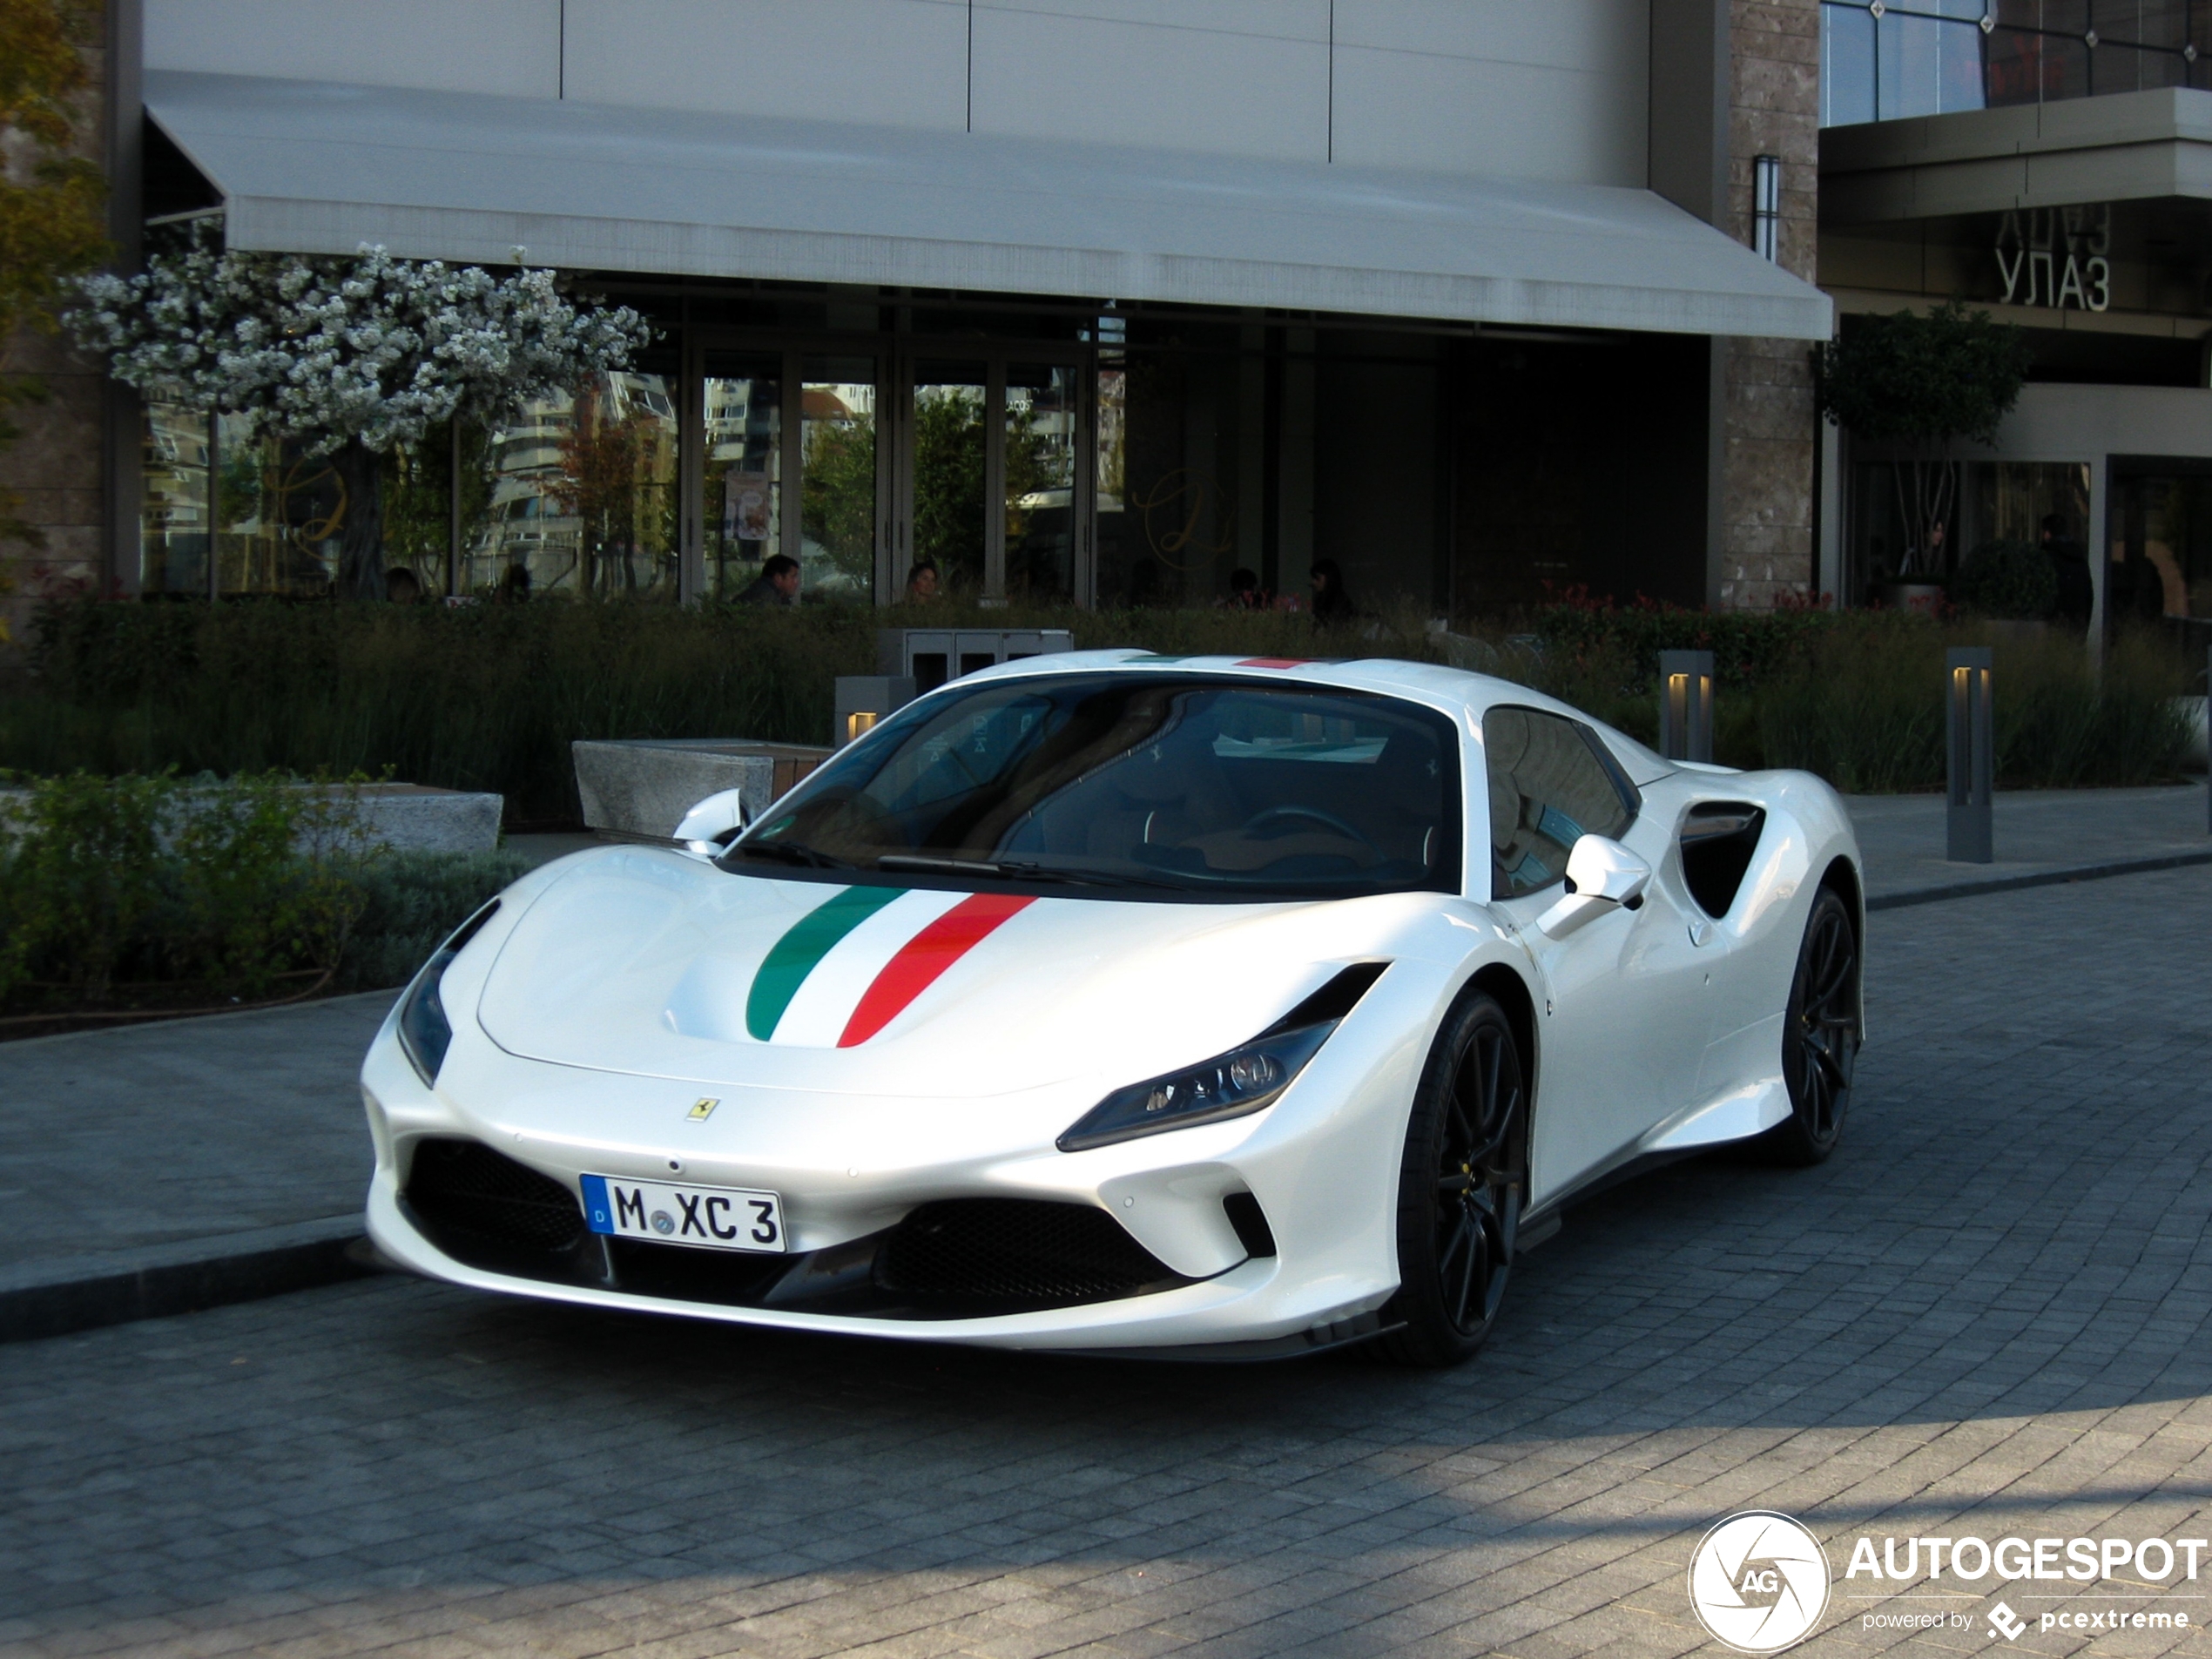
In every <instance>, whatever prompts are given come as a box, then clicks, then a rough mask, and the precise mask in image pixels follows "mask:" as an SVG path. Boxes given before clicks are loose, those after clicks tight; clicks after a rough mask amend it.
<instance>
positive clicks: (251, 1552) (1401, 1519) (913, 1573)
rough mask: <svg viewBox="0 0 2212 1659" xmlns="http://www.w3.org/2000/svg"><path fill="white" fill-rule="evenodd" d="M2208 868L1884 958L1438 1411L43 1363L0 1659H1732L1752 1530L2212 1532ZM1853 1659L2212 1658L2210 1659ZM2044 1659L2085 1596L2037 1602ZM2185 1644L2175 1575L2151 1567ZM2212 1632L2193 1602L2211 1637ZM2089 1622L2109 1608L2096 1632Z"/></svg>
mask: <svg viewBox="0 0 2212 1659" xmlns="http://www.w3.org/2000/svg"><path fill="white" fill-rule="evenodd" d="M2208 917H2212V870H2205V869H2184V870H2176V871H2170V872H2165V873H2157V874H2149V875H2139V876H2131V877H2126V878H2121V879H2118V880H2105V881H2098V882H2094V883H2087V884H2083V885H2080V886H2078V887H2046V888H2040V889H2034V890H2031V891H2026V892H2019V893H2012V894H2000V895H1994V896H1990V897H1985V898H1976V899H1970V900H1958V901H1954V902H1951V903H1946V904H1939V905H1932V906H1927V907H1921V908H1915V909H1907V910H1900V911H1895V912H1890V913H1886V914H1881V915H1878V916H1877V917H1875V918H1874V920H1873V927H1872V941H1871V945H1872V952H1873V956H1872V961H1873V971H1872V976H1871V1001H1872V1012H1873V1019H1874V1022H1875V1029H1874V1043H1873V1046H1872V1047H1871V1049H1869V1051H1868V1052H1867V1055H1866V1057H1865V1062H1864V1066H1863V1068H1862V1070H1861V1073H1860V1076H1861V1082H1862V1088H1861V1091H1860V1098H1859V1101H1858V1105H1857V1107H1856V1108H1855V1117H1854V1120H1853V1122H1852V1123H1851V1128H1850V1130H1849V1133H1848V1135H1847V1137H1846V1141H1845V1144H1844V1149H1843V1150H1841V1151H1840V1152H1839V1153H1838V1156H1837V1157H1836V1158H1835V1159H1834V1160H1833V1161H1831V1163H1828V1164H1827V1165H1825V1166H1824V1167H1823V1168H1821V1169H1818V1170H1811V1171H1785V1170H1771V1169H1766V1168H1761V1167H1757V1166H1755V1165H1751V1164H1748V1163H1743V1162H1731V1161H1729V1160H1727V1159H1725V1158H1711V1159H1707V1160H1703V1161H1700V1162H1697V1163H1688V1164H1681V1165H1676V1166H1675V1167H1674V1168H1673V1169H1672V1170H1668V1171H1665V1172H1662V1174H1660V1175H1658V1176H1656V1177H1650V1178H1647V1179H1644V1180H1642V1181H1640V1182H1637V1183H1634V1184H1630V1185H1628V1186H1626V1187H1622V1188H1620V1189H1616V1190H1615V1191H1614V1192H1612V1193H1610V1194H1608V1195H1606V1196H1605V1197H1601V1198H1599V1199H1597V1200H1595V1201H1593V1202H1592V1203H1590V1204H1587V1205H1585V1206H1584V1207H1583V1208H1581V1209H1580V1210H1578V1211H1575V1213H1574V1214H1573V1215H1572V1216H1570V1217H1569V1218H1568V1225H1567V1229H1566V1231H1564V1232H1563V1233H1562V1234H1561V1236H1560V1238H1558V1239H1556V1240H1555V1241H1554V1242H1553V1243H1551V1244H1548V1245H1547V1246H1545V1247H1544V1248H1543V1249H1542V1250H1541V1251H1539V1252H1537V1253H1536V1254H1534V1256H1532V1257H1531V1258H1528V1260H1527V1263H1526V1264H1525V1268H1524V1271H1523V1272H1522V1273H1521V1275H1520V1277H1519V1278H1518V1279H1517V1281H1516V1284H1515V1287H1514V1295H1513V1298H1512V1301H1511V1304H1510V1309H1509V1312H1508V1315H1507V1318H1505V1320H1504V1323H1503V1325H1502V1328H1501V1330H1500V1332H1498V1334H1497V1336H1496V1338H1495V1339H1494V1343H1493V1345H1492V1346H1491V1348H1490V1349H1489V1350H1488V1351H1487V1352H1485V1353H1484V1354H1483V1355H1482V1356H1481V1357H1480V1359H1477V1360H1476V1361H1475V1362H1474V1364H1472V1365H1470V1366H1466V1367H1464V1368H1462V1369H1460V1370H1457V1371H1453V1372H1443V1373H1402V1372H1390V1371H1386V1370H1379V1369H1375V1368H1371V1367H1369V1366H1364V1365H1360V1364H1356V1363H1352V1362H1350V1361H1323V1362H1318V1363H1308V1364H1305V1365H1302V1366H1275V1367H1252V1368H1226V1367H1196V1366H1194V1367H1177V1366H1140V1365H1135V1364H1107V1363H1101V1362H1098V1361H1096V1360H1082V1361H1069V1360H1052V1359H1036V1358H1026V1357H1022V1356H1018V1355H1002V1354H992V1353H968V1352H958V1351H936V1350H931V1349H927V1348H909V1347H903V1346H895V1345H889V1344H869V1343H862V1342H848V1341H832V1340H822V1339H804V1338H794V1337H786V1336H779V1335H770V1334H751V1333H746V1332H738V1331H731V1330H725V1329H720V1328H705V1327H694V1326H690V1325H681V1324H677V1323H672V1322H665V1321H659V1320H653V1319H648V1318H628V1317H618V1316H608V1315H601V1314H593V1313H586V1312H570V1311H563V1310H558V1309H553V1308H545V1307H536V1306H532V1305H525V1304H521V1303H516V1302H509V1301H503V1300H500V1299H496V1298H484V1297H478V1296H473V1295H467V1294H463V1293H462V1292H459V1291H451V1290H448V1289H443V1288H441V1287H437V1286H434V1285H427V1284H422V1283H419V1282H415V1281H411V1280H404V1279H398V1278H381V1279H374V1280H368V1281H358V1282H355V1283H353V1284H349V1285H341V1286H336V1287H333V1288H331V1289H328V1290H325V1291H313V1292H308V1293H305V1294H301V1295H299V1296H294V1297H289V1298H280V1299H277V1300H273V1301H268V1302H263V1303H259V1304H253V1305H244V1306H239V1307H233V1308H229V1309H224V1310H219V1311H217V1312H210V1313H206V1314H201V1315H198V1316H194V1317H192V1318H179V1319H172V1320H165V1321H153V1322H148V1323H144V1324H138V1325H124V1326H118V1327H113V1328H111V1329H108V1330H105V1331H100V1332H92V1333H89V1334H87V1335H84V1336H82V1337H78V1338H69V1339H57V1340H54V1341H51V1342H44V1343H20V1344H16V1345H11V1346H10V1347H7V1348H4V1349H0V1652H4V1653H6V1654H8V1655H10V1656H16V1655H39V1656H46V1655H55V1656H58V1655H64V1654H72V1655H73V1654H91V1653H130V1654H138V1655H154V1654H162V1655H179V1656H183V1655H215V1654H221V1653H235V1652H253V1653H260V1654H270V1655H282V1656H287V1659H334V1656H341V1655H352V1654H361V1653H371V1652H376V1651H380V1650H382V1651H388V1652H392V1653H401V1654H406V1655H409V1656H418V1655H419V1656H426V1659H448V1656H451V1659H463V1656H471V1659H473V1656H479V1655H485V1654H501V1655H516V1656H522V1655H543V1656H557V1659H572V1656H584V1655H590V1654H597V1653H605V1652H624V1653H637V1654H641V1655H651V1656H656V1659H660V1656H665V1659H690V1656H705V1655H711V1654H722V1653H736V1654H757V1655H762V1656H777V1659H782V1656H792V1659H796V1656H803V1655H815V1654H829V1653H840V1654H841V1653H853V1652H859V1653H865V1654H870V1655H877V1656H884V1659H890V1656H915V1659H921V1656H934V1655H941V1654H967V1655H976V1656H988V1659H1023V1656H1032V1655H1047V1654H1057V1653H1065V1652H1071V1651H1072V1652H1080V1653H1084V1654H1093V1655H1116V1656H1146V1655H1153V1654H1161V1653H1167V1652H1182V1651H1196V1652H1199V1653H1204V1654H1210V1655H1224V1656H1226V1655H1232V1654H1234V1655H1247V1654H1249V1655H1278V1654H1285V1653H1291V1652H1302V1653H1306V1654H1312V1655H1318V1656H1336V1655H1347V1656H1359V1655H1366V1654H1372V1653H1383V1652H1391V1653H1399V1652H1404V1653H1414V1654H1437V1655H1444V1654H1451V1655H1461V1654H1465V1655H1474V1654H1486V1653H1507V1654H1512V1655H1515V1656H1521V1659H1562V1656H1567V1655H1572V1654H1585V1653H1595V1652H1605V1653H1608V1654H1620V1655H1623V1656H1629V1655H1633V1656H1643V1655H1670V1654H1677V1653H1683V1652H1688V1651H1690V1650H1693V1649H1709V1650H1711V1651H1716V1652H1717V1651H1719V1649H1717V1648H1715V1647H1713V1645H1712V1644H1710V1642H1707V1640H1706V1639H1705V1637H1704V1635H1703V1632H1702V1631H1701V1630H1700V1629H1698V1627H1697V1626H1696V1623H1695V1622H1693V1620H1692V1618H1691V1616H1690V1612H1689V1606H1688V1604H1687V1598H1686V1595H1685V1593H1684V1588H1683V1581H1684V1572H1685V1567H1686V1564H1687V1562H1688V1561H1689V1556H1690V1554H1691V1552H1692V1550H1693V1549H1694V1548H1695V1547H1696V1541H1697V1539H1698V1537H1699V1535H1700V1534H1702V1532H1703V1529H1704V1528H1705V1527H1707V1526H1709V1525H1710V1523H1711V1522H1712V1521H1715V1520H1716V1518H1718V1517H1720V1516H1722V1515H1723V1514H1728V1513H1730V1511H1733V1510H1736V1509H1738V1508H1742V1507H1748V1506H1763V1507H1774V1508H1777V1509H1781V1510H1784V1511H1786V1512H1788V1513H1791V1514H1797V1515H1799V1516H1802V1517H1804V1519H1805V1520H1806V1521H1807V1522H1808V1523H1809V1524H1810V1525H1811V1526H1812V1527H1814V1529H1815V1530H1816V1531H1817V1533H1819V1534H1821V1536H1822V1537H1823V1538H1824V1540H1825V1541H1827V1543H1828V1547H1829V1552H1830V1554H1831V1561H1833V1563H1834V1567H1835V1569H1836V1571H1837V1572H1838V1574H1839V1575H1840V1574H1841V1573H1842V1571H1843V1569H1844V1563H1845V1561H1846V1560H1847V1559H1848V1557H1849V1555H1850V1553H1851V1541H1852V1539H1853V1538H1854V1537H1855V1536H1856V1535H1857V1534H1859V1533H1861V1532H1865V1533H1870V1534H1873V1535H1874V1536H1876V1537H1877V1539H1878V1538H1879V1537H1880V1535H1882V1534H1885V1533H1890V1534H1897V1535H1898V1538H1899V1541H1900V1543H1902V1541H1903V1537H1904V1535H1905V1534H1921V1535H1927V1534H1940V1535H1946V1536H1951V1535H1966V1534H1974V1535H1979V1536H1981V1537H1984V1538H1986V1539H1989V1540H1992V1541H1994V1540H1996V1539H1999V1538H2000V1537H2003V1536H2006V1535H2009V1534H2019V1535H2020V1536H2023V1537H2027V1538H2031V1539H2032V1538H2034V1537H2036V1536H2038V1535H2055V1536H2060V1537H2072V1536H2077V1535H2088V1536H2104V1535H2124V1536H2127V1537H2129V1538H2141V1537H2147V1536H2158V1535H2163V1536H2165V1537H2168V1538H2177V1537H2182V1536H2189V1537H2205V1536H2207V1535H2208V1523H2212V1514H2208V1510H2209V1509H2212V1451H2209V1450H2208V1446H2209V1445H2212V1400H2208V1399H2207V1398H2206V1395H2207V1391H2208V1387H2209V1386H2212V1332H2208V1331H2207V1329H2206V1325H2207V1318H2208V1312H2212V1244H2208V1242H2207V1238H2206V1218H2207V1212H2208V1210H2212V1180H2208V1178H2207V1176H2208V1171H2207V1170H2206V1168H2205V1165H2206V1161H2207V1157H2208V1154H2212V1099H2208V1095H2209V1093H2212V1090H2208V1082H2207V1080H2208V1077H2212V1064H2209V1063H2208V1062H2212V998H2209V997H2208V991H2212V979H2209V976H2208V974H2207V970H2206V966H2205V964H2206V955H2207V952H2206V942H2205V935H2206V929H2205V926H2204V924H2205V921H2206V919H2207V918H2208ZM1874 1588H1876V1587H1874V1586H1872V1585H1871V1582H1870V1581H1869V1580H1867V1579H1866V1578H1865V1576H1864V1575H1861V1576H1859V1577H1858V1578H1856V1579H1844V1578H1841V1577H1839V1578H1838V1582H1837V1586H1836V1592H1835V1595H1834V1598H1833V1599H1832V1600H1831V1603H1830V1606H1829V1609H1828V1612H1827V1615H1826V1617H1825V1619H1824V1624H1823V1627H1822V1629H1821V1631H1820V1633H1819V1634H1817V1635H1815V1637H1814V1638H1813V1640H1812V1642H1811V1643H1810V1644H1809V1645H1808V1647H1807V1648H1806V1649H1800V1650H1799V1651H1805V1652H1813V1653H1820V1652H1824V1651H1827V1652H1842V1651H1851V1652H1853V1653H1857V1652H1860V1651H1871V1650H1874V1649H1903V1650H1906V1651H1911V1652H1930V1653H1932V1652H1939V1651H1961V1652H1963V1651H1967V1650H1976V1651H1987V1650H1988V1649H1990V1648H1991V1647H1995V1648H1996V1649H2000V1650H2001V1651H2004V1652H2006V1653H2008V1654H2009V1653H2013V1652H2018V1653H2033V1654H2037V1655H2049V1654H2060V1653H2068V1652H2077V1651H2086V1652H2093V1653H2095V1654H2099V1655H2105V1654H2110V1655H2120V1656H2134V1655H2139V1654H2149V1653H2154V1652H2161V1651H2175V1652H2182V1653H2195V1652H2204V1651H2206V1650H2207V1649H2208V1647H2212V1643H2208V1642H2206V1640H2205V1638H2203V1637H2202V1635H2199V1634H2198V1633H2197V1631H2196V1630H2195V1628H2194V1627H2195V1626H2197V1625H2198V1624H2200V1623H2201V1622H2202V1619H2203V1618H2208V1617H2212V1611H2205V1609H2208V1608H2212V1602H2204V1601H2201V1600H2192V1601H2188V1602H2182V1601H2179V1600H2169V1601H2168V1602H2165V1603H2164V1605H2165V1606H2166V1607H2167V1608H2169V1609H2170V1608H2182V1609H2184V1610H2188V1611H2189V1612H2190V1615H2191V1616H2190V1624H2191V1627H2192V1629H2190V1630H2188V1632H2186V1633H2183V1634H2179V1635H2177V1634H2176V1633H2175V1632H2173V1631H2171V1630H2164V1631H2156V1632H2150V1631H2134V1630H2132V1629H2131V1630H2128V1631H2127V1632H2125V1633H2123V1634H2119V1635H2114V1634H2111V1633H2109V1632H2107V1633H2103V1634H2098V1635H2084V1634H2072V1633H2066V1632H2060V1631H2057V1630H2054V1631H2051V1632H2042V1631H2040V1630H2039V1629H2035V1628H2033V1624H2032V1625H2031V1628H2030V1629H2028V1630H2027V1633H2026V1634H2024V1635H2021V1636H2020V1639H2019V1640H2018V1641H2017V1642H2014V1643H2011V1644H2007V1643H2005V1642H1997V1641H1995V1639H1994V1638H1993V1637H1992V1636H1991V1635H1989V1633H1988V1632H1987V1630H1986V1628H1984V1627H1983V1625H1982V1623H1981V1617H1982V1615H1983V1613H1984V1611H1985V1610H1986V1609H1987V1608H1990V1607H1992V1606H1993V1604H1994V1602H1995V1601H1996V1599H1997V1598H1996V1595H1995V1594H1994V1593H1992V1594H1988V1595H1975V1596H1971V1597H1968V1598H1966V1599H1963V1600H1959V1601H1957V1602H1947V1603H1937V1604H1935V1605H1939V1606H1943V1607H1946V1608H1951V1607H1955V1608H1961V1609H1964V1610H1966V1611H1967V1612H1968V1613H1969V1614H1970V1615H1971V1617H1970V1624H1971V1626H1972V1628H1970V1629H1961V1630H1956V1631H1945V1632H1943V1633H1941V1634H1928V1633H1916V1634H1910V1635H1907V1634H1903V1633H1900V1632H1898V1631H1896V1630H1894V1629H1866V1628H1865V1626H1864V1624H1863V1615H1864V1614H1865V1612H1866V1611H1867V1610H1868V1609H1869V1608H1888V1609H1896V1608H1925V1607H1927V1606H1929V1605H1931V1604H1930V1603H1928V1602H1897V1601H1892V1602H1873V1601H1871V1600H1870V1599H1868V1598H1869V1597H1870V1595H1871V1593H1872V1591H1873V1589H1874ZM2000 1588H2001V1591H2002V1593H2003V1594H2004V1595H2006V1598H2007V1599H2008V1601H2009V1602H2010V1604H2011V1605H2012V1606H2013V1608H2017V1609H2020V1611H2022V1612H2024V1613H2025V1614H2027V1615H2028V1616H2029V1617H2030V1619H2031V1620H2032V1621H2033V1620H2034V1619H2035V1615H2036V1614H2037V1612H2038V1611H2039V1609H2041V1608H2051V1607H2063V1606H2066V1605H2067V1604H2066V1603H2060V1602H2050V1601H2037V1600H2035V1599H2033V1596H2032V1595H2021V1594H2020V1593H2019V1592H2023V1591H2026V1592H2037V1591H2040V1592H2044V1593H2046V1594H2049V1595H2055V1594H2057V1593H2060V1592H2063V1591H2072V1590H2073V1589H2074V1588H2076V1587H2074V1585H2071V1584H2068V1583H2064V1582H2060V1583H2057V1584H2049V1583H2033V1582H2031V1583H2027V1584H2018V1585H2006V1586H2002V1587H2000ZM2150 1588H2155V1587H2148V1586H2146V1585H2144V1584H2143V1583H2142V1582H2141V1580H2140V1575H2138V1576H2137V1577H2136V1578H2135V1579H2134V1580H2132V1581H2131V1580H2128V1579H2126V1578H2124V1577H2123V1578H2121V1579H2116V1580H2114V1581H2113V1583H2112V1584H2111V1585H2110V1586H2108V1587H2107V1589H2108V1590H2109V1591H2110V1592H2111V1594H2110V1595H2109V1596H2101V1597H2100V1598H2098V1600H2097V1602H2095V1605H2097V1606H2100V1607H2101V1606H2104V1605H2106V1604H2107V1602H2110V1601H2113V1600H2116V1599H2117V1598H2119V1597H2121V1596H2122V1595H2128V1596H2134V1597H2137V1598H2139V1599H2134V1600H2128V1601H2126V1602H2121V1605H2122V1606H2123V1607H2128V1608H2141V1607H2144V1606H2146V1605H2152V1603H2150V1602H2147V1601H2145V1600H2143V1599H2140V1598H2141V1596H2142V1595H2143V1594H2144V1593H2145V1592H2146V1591H2147V1590H2148V1589H2150ZM2208 1589H2212V1568H2208V1569H2207V1576H2206V1579H2205V1580H2204V1581H2198V1582H2195V1583H2190V1582H2186V1581H2182V1582H2176V1581H2168V1586H2167V1589H2166V1594H2167V1595H2168V1596H2170V1597H2179V1596H2182V1595H2190V1596H2195V1595H2202V1593H2204V1592H2205V1591H2207V1590H2208ZM2083 1605H2087V1604H2083Z"/></svg>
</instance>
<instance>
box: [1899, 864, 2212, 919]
mask: <svg viewBox="0 0 2212 1659" xmlns="http://www.w3.org/2000/svg"><path fill="white" fill-rule="evenodd" d="M2192 864H2212V848H2208V849H2207V850H2205V851H2204V852H2202V853H2152V854H2148V855H2146V856H2144V857H2141V858H2132V859H2105V860H2099V861H2097V862H2095V863H2091V864H2061V865H2057V866H2054V867H2052V868H2050V869H2047V870H2032V871H2030V872H2028V873H2027V874H2025V875H1997V876H1985V877H1983V878H1982V879H1981V880H1973V879H1971V878H1969V879H1968V880H1964V881H1952V882H1946V884H1945V885H1944V886H1942V887H1916V888H1913V889H1912V890H1911V891H1909V892H1905V893H1885V894H1878V895H1877V896H1875V897H1873V898H1870V899H1868V900H1867V901H1866V908H1867V909H1868V910H1869V911H1870V912H1871V911H1876V910H1902V909H1904V908H1905V907H1906V906H1908V905H1916V904H1935V903H1938V902H1939V901H1941V900H1946V899H1972V898H1974V897H1976V896H1977V895H1979V894H1985V893H2015V892H2018V891H2019V890H2020V888H2022V887H2062V886H2064V885H2065V884H2066V883H2067V882H2069V881H2101V880H2104V879H2105V878H2106V877H2107V876H2114V875H2137V874H2141V873H2143V872H2145V871H2148V870H2178V869H2181V868H2183V867H2186V866H2188V865H2192Z"/></svg>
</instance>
